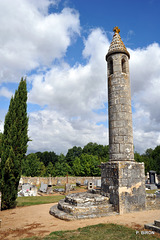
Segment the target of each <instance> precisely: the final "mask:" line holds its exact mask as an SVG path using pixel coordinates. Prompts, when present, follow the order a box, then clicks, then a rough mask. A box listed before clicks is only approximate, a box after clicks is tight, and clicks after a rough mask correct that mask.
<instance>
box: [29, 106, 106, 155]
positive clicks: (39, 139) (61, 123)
mask: <svg viewBox="0 0 160 240" xmlns="http://www.w3.org/2000/svg"><path fill="white" fill-rule="evenodd" d="M29 118H30V130H29V136H30V137H31V139H32V141H31V142H29V149H28V150H29V152H32V151H33V152H36V151H42V152H43V151H47V150H48V151H55V152H56V153H58V154H60V153H61V152H63V153H67V150H68V149H69V148H72V147H73V146H75V145H76V146H81V147H83V146H84V145H86V144H87V143H88V142H91V141H92V142H99V143H101V144H104V145H105V144H106V139H108V137H107V131H106V128H105V127H104V126H103V125H100V126H97V125H96V124H95V123H90V122H89V121H81V120H79V119H75V120H72V121H70V120H68V119H67V118H66V116H62V115H61V114H59V113H58V112H57V111H51V110H43V111H39V112H35V113H31V114H30V116H29Z"/></svg>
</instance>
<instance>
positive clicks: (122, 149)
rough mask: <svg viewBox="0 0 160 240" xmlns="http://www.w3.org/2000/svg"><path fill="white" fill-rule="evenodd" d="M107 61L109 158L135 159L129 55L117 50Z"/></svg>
mask: <svg viewBox="0 0 160 240" xmlns="http://www.w3.org/2000/svg"><path fill="white" fill-rule="evenodd" d="M107 62H108V106H109V111H108V112H109V149H110V150H109V151H110V152H109V159H110V160H111V161H134V150H133V129H132V109H131V92H130V78H129V62H128V56H127V54H124V53H120V52H117V53H114V54H111V55H110V56H109V58H107ZM111 68H112V69H111Z"/></svg>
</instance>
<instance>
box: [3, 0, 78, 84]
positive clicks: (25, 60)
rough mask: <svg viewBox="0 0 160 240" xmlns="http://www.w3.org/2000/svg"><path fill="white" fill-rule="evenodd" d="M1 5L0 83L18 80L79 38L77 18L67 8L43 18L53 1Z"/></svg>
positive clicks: (25, 1)
mask: <svg viewBox="0 0 160 240" xmlns="http://www.w3.org/2000/svg"><path fill="white" fill-rule="evenodd" d="M37 2H39V1H33V2H32V1H27V0H23V1H21V0H15V1H12V0H5V1H0V16H1V17H0V19H1V25H0V35H1V38H0V55H1V58H0V65H1V69H0V81H1V82H2V81H10V82H11V81H19V78H20V77H21V76H22V75H24V74H26V73H27V72H28V71H31V70H33V69H35V68H37V67H40V66H41V65H50V64H51V63H52V61H53V60H54V59H56V58H61V57H63V56H64V54H65V53H66V50H67V48H68V46H69V45H70V44H71V41H72V39H73V38H74V36H76V35H77V34H80V23H79V14H78V13H77V12H76V11H75V10H73V9H70V8H65V9H63V10H62V12H60V13H53V14H50V15H46V14H45V13H46V9H47V8H48V7H49V4H50V3H56V1H51V2H50V1H48V0H43V1H40V2H39V3H37Z"/></svg>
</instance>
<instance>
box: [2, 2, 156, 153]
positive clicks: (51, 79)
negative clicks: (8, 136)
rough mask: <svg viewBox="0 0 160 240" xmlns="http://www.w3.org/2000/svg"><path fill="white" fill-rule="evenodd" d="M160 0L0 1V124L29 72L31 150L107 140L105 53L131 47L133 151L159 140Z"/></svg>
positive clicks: (139, 150) (59, 151)
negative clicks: (115, 44) (118, 44)
mask: <svg viewBox="0 0 160 240" xmlns="http://www.w3.org/2000/svg"><path fill="white" fill-rule="evenodd" d="M159 10H160V1H159V0H139V1H138V0H135V1H129V0H122V1H118V0H115V1H108V0H100V1H99V0H86V1H84V0H66V1H65V0H39V1H37V0H14V1H12V0H5V1H2V0H0V22H1V26H0V36H1V37H0V56H1V57H0V66H1V68H0V120H1V123H0V129H1V131H2V132H3V125H4V117H5V114H6V113H7V111H8V106H9V101H10V98H11V96H12V95H13V94H14V92H15V90H16V89H17V87H18V83H19V81H20V79H21V77H22V76H27V87H28V115H29V136H30V138H31V139H32V142H30V143H29V147H28V152H36V151H42V152H43V151H55V152H56V153H58V154H60V153H61V152H62V153H64V154H65V153H66V152H67V150H68V149H69V148H72V147H73V146H75V145H76V146H81V147H83V146H84V145H85V144H87V143H88V142H97V143H99V144H104V145H106V144H108V116H107V101H108V99H107V75H106V62H105V55H106V53H107V51H108V47H109V44H110V42H111V40H112V36H113V32H112V29H113V27H115V26H118V27H119V28H120V30H121V31H120V35H121V38H122V40H123V42H124V44H125V45H126V47H127V48H128V51H129V52H130V55H131V59H130V79H131V93H132V109H133V133H134V146H135V150H136V151H138V152H140V153H143V152H144V151H145V150H146V149H147V148H150V147H151V148H154V147H155V146H157V145H159V144H160V107H159V100H160V97H159V96H160V67H159V66H160V45H159V39H160V31H159V22H160V15H159Z"/></svg>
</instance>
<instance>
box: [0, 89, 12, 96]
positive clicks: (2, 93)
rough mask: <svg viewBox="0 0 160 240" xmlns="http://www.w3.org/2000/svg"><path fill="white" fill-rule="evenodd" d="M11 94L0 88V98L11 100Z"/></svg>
mask: <svg viewBox="0 0 160 240" xmlns="http://www.w3.org/2000/svg"><path fill="white" fill-rule="evenodd" d="M12 95H13V93H12V92H11V91H9V90H8V89H7V88H6V87H1V88H0V96H2V97H6V98H11V96H12Z"/></svg>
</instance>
